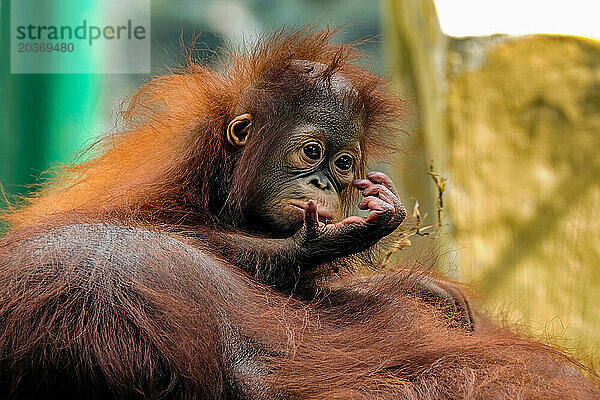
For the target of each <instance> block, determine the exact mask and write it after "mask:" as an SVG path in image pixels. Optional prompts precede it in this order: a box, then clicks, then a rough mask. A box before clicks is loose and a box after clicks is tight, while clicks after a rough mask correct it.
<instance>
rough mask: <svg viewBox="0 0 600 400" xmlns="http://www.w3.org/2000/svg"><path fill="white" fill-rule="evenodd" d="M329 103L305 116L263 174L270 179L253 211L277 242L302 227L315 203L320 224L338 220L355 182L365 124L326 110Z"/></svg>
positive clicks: (333, 108)
mask: <svg viewBox="0 0 600 400" xmlns="http://www.w3.org/2000/svg"><path fill="white" fill-rule="evenodd" d="M327 100H329V99H324V100H322V101H321V102H320V103H316V104H315V103H313V105H312V106H311V107H310V108H309V109H307V110H305V111H304V112H303V114H305V117H304V118H303V122H301V123H299V124H297V125H296V126H294V127H293V129H292V130H291V132H289V134H288V135H286V136H287V137H286V138H285V141H280V142H278V143H277V142H276V143H275V144H274V146H273V148H272V149H271V151H270V152H269V153H268V155H267V158H266V159H265V162H264V164H263V167H262V171H261V172H260V173H259V174H258V175H259V176H267V177H268V179H260V180H258V181H257V182H256V188H255V191H254V192H255V193H256V195H255V196H254V198H253V201H252V203H251V205H250V209H251V210H252V212H253V213H254V215H255V216H258V217H259V218H261V219H262V220H263V221H264V223H265V225H266V227H265V228H264V229H265V230H267V231H269V232H271V233H272V234H275V235H276V236H289V235H291V234H293V233H294V232H297V231H298V230H299V229H300V228H301V227H302V223H303V217H304V212H305V209H306V205H307V203H308V201H309V200H313V201H314V202H315V203H316V205H317V207H318V220H319V221H320V222H322V223H329V222H331V221H333V220H338V219H339V217H340V215H339V206H340V200H339V196H340V194H341V192H342V191H343V190H344V189H346V188H347V187H348V186H349V185H351V184H352V181H353V180H354V177H355V173H356V166H357V163H358V162H359V160H360V157H361V152H360V146H359V142H358V138H359V135H360V131H359V129H360V128H359V124H358V123H357V121H354V120H352V119H351V118H350V116H348V115H344V112H343V110H342V109H341V108H340V107H339V106H337V105H335V104H324V103H326V101H327ZM330 103H331V102H330ZM254 219H255V220H256V218H254Z"/></svg>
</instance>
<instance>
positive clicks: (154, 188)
mask: <svg viewBox="0 0 600 400" xmlns="http://www.w3.org/2000/svg"><path fill="white" fill-rule="evenodd" d="M330 37H331V32H329V31H324V32H320V33H311V32H309V31H307V30H303V31H300V32H299V33H296V34H294V35H292V36H290V37H288V38H284V37H283V36H282V35H277V36H275V37H274V38H272V39H270V40H268V41H266V42H265V43H264V44H263V45H261V46H258V47H257V50H255V51H254V52H252V53H251V54H250V55H249V56H245V55H231V56H230V57H229V58H227V59H226V60H225V61H223V63H222V69H221V72H219V73H217V72H213V71H211V70H209V69H207V68H206V67H204V66H200V65H197V64H193V63H192V64H190V66H189V67H188V69H187V70H186V71H184V72H182V73H179V74H171V75H167V76H163V77H158V78H155V79H153V80H152V81H151V82H150V83H148V84H147V85H146V86H145V87H144V88H142V89H141V90H140V92H139V93H138V94H137V95H136V96H134V98H133V99H132V101H131V105H130V107H129V108H128V110H127V111H126V112H125V122H126V125H127V130H126V131H125V132H123V133H119V134H116V135H113V136H111V137H109V138H107V139H106V140H104V141H102V142H100V143H99V145H100V149H99V150H98V153H96V154H95V156H94V157H93V158H91V159H89V161H85V162H82V163H80V164H75V165H71V166H69V167H67V168H65V170H64V171H62V172H61V173H60V174H59V175H58V176H57V178H56V179H54V180H53V181H51V182H50V183H49V185H48V186H47V187H46V188H45V189H43V190H42V191H40V192H39V193H38V194H37V195H35V196H34V197H32V198H30V199H28V200H27V204H26V205H25V206H23V207H22V208H20V209H16V210H13V211H12V212H11V213H9V214H7V215H6V216H5V219H6V220H7V221H8V222H9V223H10V224H11V225H12V226H13V231H12V232H11V233H10V234H9V235H8V236H7V237H5V238H4V239H2V241H1V242H0V287H1V288H2V291H0V316H1V328H0V355H1V356H0V372H2V373H3V375H2V377H3V379H7V378H6V376H11V378H10V379H11V380H10V381H7V380H5V381H0V389H2V391H3V392H4V391H5V390H6V388H7V387H8V386H11V387H13V388H16V390H17V392H16V394H19V393H20V395H21V398H25V397H26V396H27V393H29V392H27V391H28V390H29V391H31V392H35V387H30V386H27V385H26V384H23V383H22V382H25V383H28V382H30V381H29V380H28V379H33V378H32V376H33V377H36V374H39V375H37V378H35V379H39V380H43V379H44V376H45V374H48V375H51V374H52V373H54V370H55V369H56V368H57V366H63V367H64V368H65V371H67V372H65V374H66V375H65V376H67V377H68V378H69V379H71V380H70V381H66V382H68V384H69V385H72V386H73V387H74V388H76V389H77V390H80V392H81V393H86V390H89V391H92V390H95V392H93V395H92V396H91V397H93V396H97V397H99V398H103V397H104V398H105V397H109V396H115V397H117V398H119V397H121V398H123V397H127V396H132V395H131V393H132V392H137V394H139V395H140V397H142V398H150V397H152V398H162V396H165V397H167V398H194V397H195V398H221V397H225V396H226V394H227V393H226V392H225V390H226V389H224V387H225V386H226V382H227V380H228V379H229V376H228V375H227V374H228V373H229V370H228V368H227V365H226V364H227V360H226V359H225V361H223V355H222V354H223V353H226V352H227V350H228V346H230V345H231V343H229V342H228V341H226V340H225V339H224V337H226V331H227V329H230V328H231V327H234V328H235V329H236V330H238V331H239V332H241V334H243V335H244V336H245V337H247V338H249V340H250V341H251V342H252V343H259V344H260V345H261V346H264V347H265V348H266V349H267V350H268V352H267V353H266V354H262V355H261V356H259V357H258V359H259V361H260V362H262V363H264V365H266V366H268V367H269V369H270V373H268V374H265V375H259V374H256V375H252V376H251V377H250V378H248V379H249V381H248V383H247V384H248V385H249V386H248V388H247V389H246V394H247V395H248V397H250V398H304V399H321V398H327V399H350V398H352V399H354V398H357V399H358V398H368V399H395V398H407V399H458V398H465V399H488V398H491V399H494V398H502V399H519V398H527V399H538V398H539V399H588V398H600V389H599V386H598V381H597V379H596V376H595V375H594V374H593V373H590V376H589V377H588V378H584V377H583V376H582V373H581V372H580V371H581V368H582V367H581V366H580V365H578V364H577V363H575V362H573V361H571V360H569V359H568V357H566V356H564V355H562V354H561V353H560V352H558V351H557V350H554V349H552V348H549V347H547V346H545V345H542V344H539V343H536V342H534V341H532V340H530V339H526V338H521V337H519V336H518V335H516V334H514V333H512V332H509V331H507V330H503V329H500V328H496V327H494V326H493V325H492V324H482V325H481V326H480V329H478V330H477V331H476V332H475V333H471V332H466V331H462V330H459V329H453V328H450V327H448V324H447V323H446V321H445V318H444V317H443V316H442V315H440V313H439V312H438V311H437V310H435V309H434V308H433V307H430V306H428V305H426V304H423V303H422V302H420V301H418V300H417V299H416V298H415V297H414V296H411V295H410V294H409V293H410V291H407V288H409V287H410V286H411V285H412V284H414V279H413V278H411V277H410V276H406V275H405V274H401V273H399V272H398V273H393V272H390V273H388V274H375V275H373V276H370V277H353V276H350V275H347V274H344V273H343V274H342V276H341V277H339V278H332V282H330V286H329V289H323V290H330V291H331V293H325V294H323V295H319V296H317V297H315V300H314V301H312V302H306V301H300V300H297V299H294V298H288V297H286V296H283V295H282V294H281V293H277V292H276V291H273V290H272V289H269V288H267V287H266V286H264V285H262V284H260V283H258V282H256V281H254V280H253V279H251V278H250V277H248V276H247V275H246V274H245V273H244V272H242V271H241V270H240V269H239V268H237V267H235V266H234V265H233V264H231V263H228V262H225V261H222V260H218V259H217V257H215V256H214V255H212V254H211V253H210V249H207V248H205V246H204V245H203V244H202V243H200V244H199V243H198V241H197V240H192V239H191V238H190V237H188V235H187V234H188V233H193V230H194V229H207V227H210V225H211V224H213V223H215V224H222V223H223V222H225V223H234V222H235V218H234V217H235V215H236V213H235V210H236V209H238V208H240V207H243V203H244V199H245V198H246V197H247V196H248V195H250V194H249V193H247V189H248V188H247V186H246V185H245V182H247V181H248V179H249V177H251V176H252V174H253V172H254V170H255V168H256V162H254V163H253V159H254V158H255V157H256V158H258V159H260V154H261V153H262V152H263V151H264V149H265V148H266V147H268V146H269V143H270V140H271V139H272V138H269V137H261V138H260V140H257V141H255V142H253V143H254V144H253V146H256V147H253V148H248V149H247V150H248V151H245V153H244V155H242V157H241V159H239V160H237V159H234V158H233V157H232V156H231V155H230V153H229V152H228V151H227V144H226V141H225V137H224V135H223V131H224V127H225V126H226V124H227V122H228V121H229V120H231V119H232V118H233V117H234V116H235V114H236V108H238V106H240V105H243V106H244V108H248V107H250V108H252V107H253V105H255V107H256V110H253V111H254V112H255V113H257V114H258V115H259V118H264V123H265V124H267V125H269V126H276V125H277V124H278V122H279V121H271V120H269V119H268V116H269V113H268V110H267V112H265V111H264V107H266V106H265V103H264V102H265V101H267V102H268V101H269V98H270V95H272V94H273V93H276V92H277V89H278V88H277V87H270V86H269V85H268V84H269V83H272V82H273V81H275V82H276V78H274V77H276V76H277V75H278V73H279V71H281V70H285V68H287V67H289V63H290V62H291V61H292V60H297V59H300V60H311V61H318V62H321V63H324V64H326V65H328V66H329V67H328V68H327V70H326V74H333V73H334V72H336V73H340V74H342V75H343V76H344V77H346V78H347V79H348V80H350V82H351V83H352V85H353V86H354V87H355V88H356V90H357V92H358V93H359V96H358V100H357V101H356V103H355V104H354V106H355V107H356V111H357V112H358V113H360V115H362V116H363V124H364V130H365V134H364V135H363V139H362V140H363V143H362V151H363V153H367V154H369V153H370V154H373V153H376V152H378V151H379V150H380V149H381V148H382V147H381V146H382V145H383V144H384V143H385V139H386V138H387V137H388V135H389V132H390V130H391V129H393V126H394V125H393V124H394V123H395V121H397V120H398V118H399V117H400V115H401V114H402V110H403V103H402V102H401V101H399V100H396V99H395V98H394V97H393V96H392V95H390V94H388V93H387V92H386V91H385V90H384V89H383V86H382V85H383V82H382V81H381V80H380V79H379V78H377V77H375V76H373V75H371V74H369V73H367V72H365V71H363V70H361V69H358V68H355V67H352V66H351V64H350V61H351V60H352V58H353V57H355V56H356V52H355V51H354V50H353V48H352V47H351V46H348V45H334V44H330V42H329V41H330ZM248 87H252V88H253V90H251V91H248V90H246V88H248ZM265 131H266V130H265ZM257 134H259V135H260V132H259V133H257ZM257 155H258V156H257ZM235 162H237V163H238V165H241V166H242V167H241V168H237V169H235V170H234V163H235ZM363 167H364V165H363ZM220 178H222V179H220ZM224 194H226V195H227V196H226V198H221V199H219V198H215V196H219V195H221V196H223V195H224ZM229 203H232V204H231V208H230V209H227V204H229ZM215 207H216V208H215ZM219 209H225V210H228V212H230V213H231V214H230V217H231V218H230V220H225V221H223V220H220V219H219V217H217V216H216V215H215V210H219ZM96 221H104V222H110V223H114V224H116V225H129V226H140V227H143V228H145V229H149V230H152V231H159V232H163V233H165V232H166V233H167V234H168V235H169V236H170V237H173V238H175V239H176V240H177V241H178V242H175V244H174V243H172V242H168V243H167V241H165V240H164V239H156V240H159V241H160V242H161V243H162V245H164V246H166V247H164V248H163V247H161V246H158V247H159V250H160V251H157V248H156V247H152V246H151V245H149V244H148V243H147V242H145V241H142V242H140V243H139V247H138V249H137V251H139V253H140V255H141V256H142V259H141V260H140V261H139V263H138V264H135V265H134V266H133V267H132V268H133V269H132V270H131V271H129V270H127V269H125V270H123V271H121V270H118V269H114V268H110V265H109V263H108V262H107V260H106V259H103V258H100V257H99V256H98V255H96V257H98V258H96V259H95V260H94V261H95V262H93V263H92V265H91V266H89V267H88V269H86V270H85V271H81V267H80V262H81V260H80V259H79V257H82V256H78V254H75V255H70V258H69V257H66V256H65V254H64V253H63V252H60V251H58V250H57V251H50V252H47V253H43V254H42V255H41V256H39V257H32V254H36V251H39V250H38V247H39V246H40V244H39V243H37V244H36V242H35V240H36V239H35V238H36V237H38V236H39V235H43V234H44V233H45V232H46V233H47V232H53V231H51V229H52V228H53V227H60V226H65V225H70V224H74V223H82V222H96ZM51 236H52V235H51ZM44 237H45V236H44ZM163 238H164V236H163ZM76 239H77V240H74V241H77V242H78V243H79V242H85V241H86V240H88V239H87V238H76ZM153 240H154V239H152V238H150V239H149V240H148V242H152V241H153ZM177 243H178V244H177ZM182 243H187V244H182ZM207 254H208V255H210V257H208V256H207ZM148 260H150V261H148ZM205 263H207V265H208V267H207V268H209V267H210V268H213V267H214V266H216V267H217V268H218V269H208V270H209V271H211V273H206V271H205V270H204V269H203V266H204V264H205ZM123 287H125V288H126V289H127V290H125V289H123ZM337 288H346V289H349V290H351V289H353V288H356V289H357V290H359V291H362V292H366V293H379V294H384V298H383V301H379V302H376V303H373V302H372V301H371V300H370V298H369V297H365V296H352V295H348V293H352V292H351V291H350V292H347V291H346V292H343V293H345V294H344V295H343V296H342V298H343V301H340V302H336V301H334V300H332V299H335V296H336V293H337V291H336V290H337ZM7 363H9V364H10V368H9V367H7ZM36 368H37V369H36ZM165 371H168V372H169V373H170V374H171V375H168V376H160V375H159V374H160V373H165ZM588 372H590V371H588ZM584 373H586V372H584ZM74 377H75V378H74ZM49 379H50V378H49ZM52 379H54V378H52ZM21 381H22V382H21ZM59 383H60V381H59ZM20 385H21V386H20ZM95 388H99V389H95ZM103 390H104V392H103ZM163 391H164V392H163ZM14 394H15V393H13V395H14ZM17 398H18V396H17Z"/></svg>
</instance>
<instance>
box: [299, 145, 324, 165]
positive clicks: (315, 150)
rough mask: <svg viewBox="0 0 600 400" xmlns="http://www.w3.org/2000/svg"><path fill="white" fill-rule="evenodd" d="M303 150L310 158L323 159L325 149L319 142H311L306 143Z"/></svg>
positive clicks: (314, 159)
mask: <svg viewBox="0 0 600 400" xmlns="http://www.w3.org/2000/svg"><path fill="white" fill-rule="evenodd" d="M302 151H303V152H304V155H305V156H306V157H308V159H309V160H313V161H318V160H320V159H321V155H322V154H323V149H322V148H321V145H320V144H319V143H317V142H310V143H308V144H306V145H305V146H304V147H303V148H302Z"/></svg>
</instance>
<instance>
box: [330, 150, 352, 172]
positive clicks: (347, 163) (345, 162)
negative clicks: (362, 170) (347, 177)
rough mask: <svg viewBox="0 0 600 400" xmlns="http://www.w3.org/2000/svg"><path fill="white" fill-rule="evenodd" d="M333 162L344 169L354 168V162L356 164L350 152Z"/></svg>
mask: <svg viewBox="0 0 600 400" xmlns="http://www.w3.org/2000/svg"><path fill="white" fill-rule="evenodd" d="M333 164H334V165H335V166H336V167H338V168H339V169H341V170H342V171H349V170H350V168H352V164H354V158H352V156H351V155H350V154H344V155H341V156H340V157H338V159H337V160H335V161H334V162H333Z"/></svg>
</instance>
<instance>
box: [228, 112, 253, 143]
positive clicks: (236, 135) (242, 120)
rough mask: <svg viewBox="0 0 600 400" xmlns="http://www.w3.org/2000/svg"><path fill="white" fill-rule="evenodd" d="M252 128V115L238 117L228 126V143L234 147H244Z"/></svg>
mask: <svg viewBox="0 0 600 400" xmlns="http://www.w3.org/2000/svg"><path fill="white" fill-rule="evenodd" d="M250 128H252V114H242V115H238V116H237V117H235V118H234V119H232V120H231V122H230V123H229V125H228V126H227V141H228V142H229V143H231V144H232V145H234V146H244V145H245V144H246V142H248V136H249V135H250Z"/></svg>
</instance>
